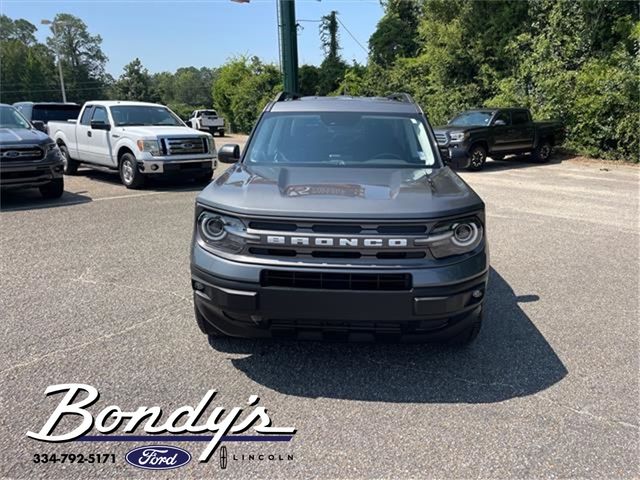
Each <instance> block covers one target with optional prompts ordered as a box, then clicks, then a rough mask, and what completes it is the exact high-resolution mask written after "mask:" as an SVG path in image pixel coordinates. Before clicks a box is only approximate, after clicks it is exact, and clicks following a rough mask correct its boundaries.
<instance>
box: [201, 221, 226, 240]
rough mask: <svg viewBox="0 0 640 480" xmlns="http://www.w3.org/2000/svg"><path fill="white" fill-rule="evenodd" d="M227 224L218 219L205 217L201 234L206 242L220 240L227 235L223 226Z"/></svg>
mask: <svg viewBox="0 0 640 480" xmlns="http://www.w3.org/2000/svg"><path fill="white" fill-rule="evenodd" d="M226 225H227V224H226V223H225V221H224V220H223V219H222V218H220V217H205V218H204V220H203V222H202V232H203V233H204V234H205V236H206V237H207V238H208V240H220V239H221V238H222V237H224V236H225V235H226V233H227V231H226V230H225V226H226Z"/></svg>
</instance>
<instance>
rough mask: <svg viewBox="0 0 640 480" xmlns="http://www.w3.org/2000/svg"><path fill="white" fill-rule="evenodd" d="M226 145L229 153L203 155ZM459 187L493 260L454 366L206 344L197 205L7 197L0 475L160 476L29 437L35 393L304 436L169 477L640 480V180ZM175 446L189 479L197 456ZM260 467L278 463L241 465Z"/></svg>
mask: <svg viewBox="0 0 640 480" xmlns="http://www.w3.org/2000/svg"><path fill="white" fill-rule="evenodd" d="M234 140H236V141H244V138H243V137H235V138H227V139H226V140H223V139H219V138H216V143H217V144H218V145H221V144H222V143H225V142H230V141H234ZM222 168H225V166H222ZM462 176H463V177H464V179H465V180H466V181H467V182H468V183H469V184H470V185H471V186H472V187H473V188H474V189H476V191H477V192H478V193H479V194H480V195H481V196H482V197H483V199H484V200H485V202H486V203H487V209H488V215H487V218H488V234H489V239H490V244H491V256H492V272H491V279H490V286H489V296H488V299H487V302H488V304H487V317H486V323H485V327H484V328H483V331H482V333H481V334H480V337H479V338H478V341H477V342H476V343H475V344H474V345H473V346H472V347H471V348H469V349H466V350H462V351H459V350H452V349H450V348H445V347H440V346H433V345H376V344H325V343H269V342H261V341H248V340H220V341H216V342H214V343H212V345H210V344H209V343H208V342H207V339H206V338H205V337H204V336H203V335H202V334H201V333H200V331H199V330H198V329H197V326H196V324H195V321H194V316H193V306H192V300H191V286H190V275H189V243H190V238H191V229H192V221H193V206H194V197H195V196H196V194H197V192H198V191H199V190H200V187H197V186H195V185H190V184H187V183H185V184H180V185H170V184H169V185H154V186H152V187H151V188H149V189H146V190H141V191H132V190H127V189H125V188H124V187H123V186H122V185H121V184H120V183H119V178H118V177H117V175H115V174H109V173H103V172H97V171H92V170H83V171H81V173H80V175H78V176H76V177H66V179H65V181H66V193H65V195H64V196H63V197H62V198H61V199H60V200H59V201H55V202H51V201H44V200H42V199H40V198H39V196H38V193H37V191H34V192H32V193H31V192H20V193H18V192H16V193H11V194H9V195H3V197H2V212H1V213H0V224H1V228H0V245H1V250H0V255H1V257H0V258H1V261H0V277H1V278H2V289H1V291H0V312H2V318H3V349H2V352H1V353H0V355H1V356H0V370H1V371H0V382H1V383H0V385H1V394H0V395H1V401H0V412H1V413H0V415H1V417H0V418H1V423H2V432H3V435H2V436H1V437H0V448H1V449H2V452H3V461H2V462H1V463H0V475H2V477H5V478H36V477H42V478H44V477H48V478H88V477H89V476H91V477H101V478H115V477H126V478H143V477H154V476H155V477H156V478H158V475H159V476H160V477H161V478H169V477H170V476H171V475H172V472H168V473H162V474H159V473H157V472H147V471H143V470H139V469H135V468H133V467H131V466H129V465H128V464H127V463H126V462H125V461H124V454H125V453H126V452H127V451H128V450H130V449H132V448H134V447H135V446H138V445H144V443H141V444H131V443H65V444H58V445H53V444H45V443H40V442H37V441H35V440H32V439H29V438H27V437H26V435H25V434H26V432H27V431H28V430H32V431H37V430H39V429H40V428H41V427H42V425H43V424H44V422H45V421H46V419H47V418H48V417H49V415H50V414H51V412H52V411H53V409H54V408H55V406H56V405H57V403H58V401H59V397H58V396H54V397H51V398H47V397H45V395H44V391H45V389H46V387H47V386H48V385H52V384H58V383H71V382H78V383H87V384H90V385H93V386H95V387H96V388H98V389H99V391H100V392H101V400H100V402H99V404H98V405H97V406H94V407H92V408H91V410H92V411H93V412H95V413H97V412H98V411H99V408H98V407H104V406H106V405H110V404H115V405H119V406H120V407H122V408H123V409H129V410H131V409H135V408H137V407H139V406H143V405H147V406H150V405H159V406H162V407H163V409H164V411H165V412H171V411H172V410H173V409H175V408H177V407H179V406H182V405H196V404H197V403H198V402H199V401H200V399H201V398H202V396H203V395H204V393H205V392H206V391H207V390H208V389H212V388H213V389H217V390H218V392H219V393H218V396H217V397H216V400H215V405H221V406H226V407H233V406H242V405H246V402H247V399H248V398H249V396H250V395H252V394H255V395H259V396H260V399H261V400H260V405H263V406H266V407H267V408H268V410H269V412H270V413H271V416H272V419H273V421H274V425H276V426H295V427H296V428H297V434H296V435H295V436H294V438H293V439H292V441H291V442H287V443H284V442H279V443H260V444H258V443H254V444H251V443H227V444H226V446H227V448H228V453H229V461H228V466H227V468H226V469H224V470H222V469H221V468H220V465H219V461H218V458H217V456H214V457H213V458H212V461H211V462H209V463H207V464H200V463H198V462H197V461H192V462H191V463H190V464H189V465H187V466H186V467H184V468H182V469H180V470H176V471H175V472H173V475H174V476H178V477H180V478H185V477H187V476H191V477H200V478H203V477H216V478H294V477H299V478H364V477H387V478H401V477H412V478H524V477H533V478H536V477H590V478H596V477H600V478H638V476H639V475H640V468H639V461H638V458H639V457H638V453H639V423H640V421H639V418H638V415H639V398H640V388H639V384H638V372H639V371H640V370H639V367H640V365H639V351H640V350H639V330H638V313H639V312H638V294H639V292H640V289H639V284H638V279H639V259H638V252H639V234H640V231H639V230H640V228H639V225H638V218H639V217H638V215H639V212H638V196H639V190H638V188H639V180H640V170H639V169H638V168H634V167H631V166H624V165H615V164H609V163H600V162H579V161H575V160H571V159H562V161H560V160H556V161H554V162H552V163H550V164H548V165H535V164H530V163H527V162H526V161H524V160H523V159H520V160H513V161H503V162H489V163H488V164H487V168H486V169H485V170H484V171H482V172H478V173H468V172H464V173H463V174H462ZM177 445H178V446H180V447H182V448H185V449H186V450H188V451H190V452H191V453H192V455H194V457H196V458H197V456H198V455H199V453H200V451H201V450H202V449H203V445H202V444H198V443H186V442H183V443H180V444H177ZM53 452H58V453H76V454H77V453H84V454H87V453H90V452H100V453H115V454H116V463H115V465H110V464H106V465H95V464H94V465H87V464H83V465H79V464H73V465H70V464H65V465H60V464H58V465H52V464H50V463H49V464H35V463H33V460H32V459H33V455H34V453H53ZM259 453H264V454H274V455H275V456H276V457H275V458H274V459H273V460H270V459H269V458H268V457H267V458H266V459H265V460H262V461H260V460H257V459H256V460H249V459H248V455H249V454H259ZM232 455H233V456H235V457H232ZM242 455H245V457H244V458H243V457H242ZM280 455H282V456H283V457H282V458H283V459H282V460H280V459H279V458H280V457H279V456H280ZM287 455H292V456H293V458H292V459H289V457H287Z"/></svg>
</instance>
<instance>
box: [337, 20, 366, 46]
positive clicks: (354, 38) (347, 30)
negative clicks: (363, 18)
mask: <svg viewBox="0 0 640 480" xmlns="http://www.w3.org/2000/svg"><path fill="white" fill-rule="evenodd" d="M336 18H337V19H338V22H339V23H340V25H342V28H344V29H345V31H346V32H347V33H348V34H349V36H350V37H351V38H353V41H354V42H356V43H357V44H358V45H359V46H360V48H361V49H362V50H364V53H366V54H367V55H369V50H367V49H366V48H365V47H364V46H363V45H362V44H361V43H360V41H359V40H358V39H357V38H356V37H355V36H354V35H353V33H351V32H350V31H349V29H348V28H347V26H346V25H345V24H344V23H343V22H342V20H340V17H339V16H338V15H336Z"/></svg>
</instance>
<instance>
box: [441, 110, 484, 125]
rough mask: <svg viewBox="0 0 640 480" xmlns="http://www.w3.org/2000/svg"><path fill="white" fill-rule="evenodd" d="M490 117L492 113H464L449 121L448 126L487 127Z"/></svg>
mask: <svg viewBox="0 0 640 480" xmlns="http://www.w3.org/2000/svg"><path fill="white" fill-rule="evenodd" d="M492 116H493V112H464V113H461V114H460V115H458V116H457V117H455V118H454V119H453V120H451V121H450V122H449V125H459V126H461V127H467V126H474V127H483V126H486V125H489V122H490V121H491V117H492Z"/></svg>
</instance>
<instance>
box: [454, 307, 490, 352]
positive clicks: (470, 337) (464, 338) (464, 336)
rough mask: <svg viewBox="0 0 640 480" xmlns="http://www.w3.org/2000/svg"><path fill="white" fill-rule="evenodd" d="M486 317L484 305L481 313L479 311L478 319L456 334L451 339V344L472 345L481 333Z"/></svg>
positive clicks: (458, 345) (459, 345) (457, 345)
mask: <svg viewBox="0 0 640 480" xmlns="http://www.w3.org/2000/svg"><path fill="white" fill-rule="evenodd" d="M483 317H484V307H482V308H481V309H480V313H478V315H477V318H476V320H475V321H474V322H473V323H472V324H471V325H469V326H468V327H467V328H465V329H464V330H463V331H461V332H460V333H458V334H457V335H456V336H454V337H452V338H450V339H449V341H448V343H449V345H453V346H456V347H464V346H467V345H471V344H472V343H473V341H474V340H475V339H476V338H477V337H478V334H479V333H480V329H481V328H482V319H483Z"/></svg>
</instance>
